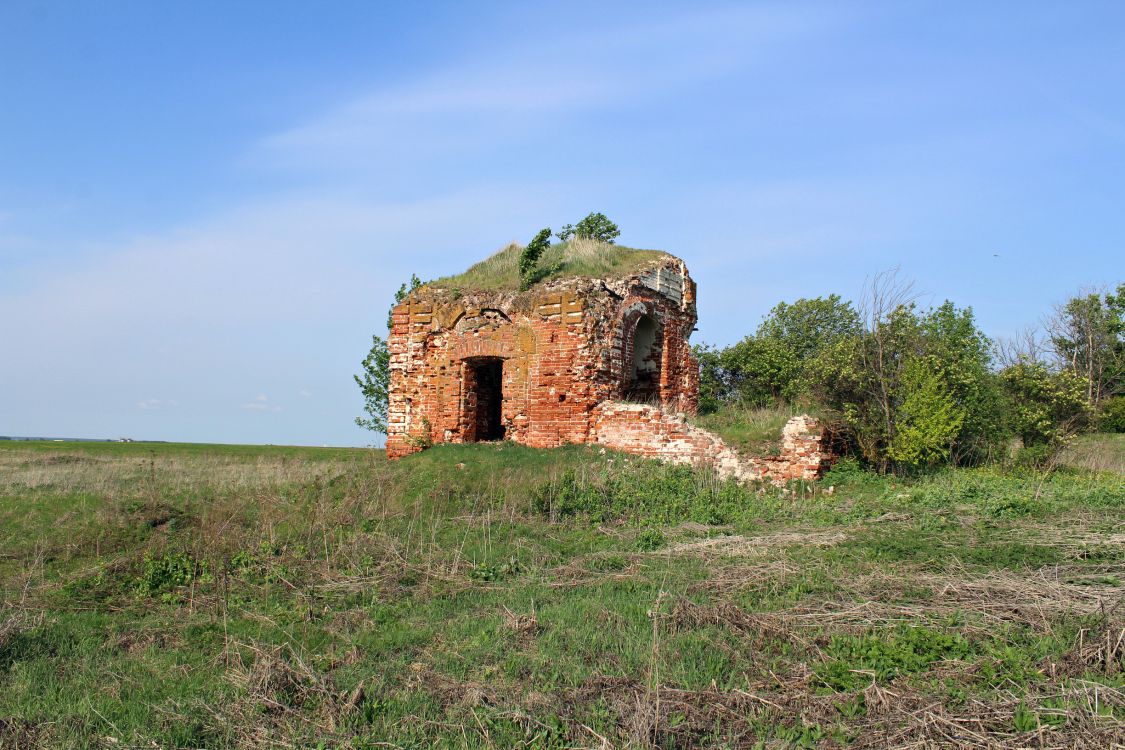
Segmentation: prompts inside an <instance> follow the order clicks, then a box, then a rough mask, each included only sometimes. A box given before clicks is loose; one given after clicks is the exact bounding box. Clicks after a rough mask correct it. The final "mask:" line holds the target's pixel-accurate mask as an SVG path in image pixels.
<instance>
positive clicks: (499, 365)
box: [462, 357, 505, 443]
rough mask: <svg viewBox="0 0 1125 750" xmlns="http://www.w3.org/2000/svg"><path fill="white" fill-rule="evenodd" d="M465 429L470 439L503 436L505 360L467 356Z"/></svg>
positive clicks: (469, 441) (491, 438)
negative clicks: (468, 357) (469, 357)
mask: <svg viewBox="0 0 1125 750" xmlns="http://www.w3.org/2000/svg"><path fill="white" fill-rule="evenodd" d="M463 367H464V371H463V377H464V390H463V391H462V393H463V398H462V406H463V410H464V412H463V419H462V425H463V431H462V437H463V439H464V441H465V442H466V443H476V442H480V441H483V440H503V439H504V433H505V430H504V424H503V419H502V414H503V412H502V408H503V405H504V360H503V359H501V358H500V357H473V358H471V359H466V360H464V365H463Z"/></svg>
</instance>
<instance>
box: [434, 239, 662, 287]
mask: <svg viewBox="0 0 1125 750" xmlns="http://www.w3.org/2000/svg"><path fill="white" fill-rule="evenodd" d="M522 250H523V248H522V247H521V246H520V245H517V244H511V245H508V246H507V247H504V248H502V249H501V250H499V251H498V252H496V253H495V254H493V255H491V256H489V257H488V258H485V259H484V260H482V261H480V262H479V263H475V264H473V265H472V266H470V267H469V269H468V270H467V271H465V272H464V273H461V274H457V275H455V276H446V277H443V278H440V279H437V280H436V281H434V282H431V283H432V284H433V285H434V286H437V287H442V288H452V289H461V290H465V291H474V290H484V291H498V290H516V289H519V288H520V273H519V258H520V252H521V251H522ZM663 257H667V253H664V252H662V251H659V250H637V249H634V248H631V247H623V246H621V245H610V244H606V243H604V242H597V241H594V240H587V239H573V240H569V241H567V242H558V243H555V244H554V245H552V246H551V247H550V248H549V249H548V250H547V251H546V252H545V253H544V254H543V256H542V257H541V258H540V259H539V268H540V269H541V270H540V273H539V275H538V277H537V280H538V281H545V280H548V279H555V278H566V277H572V276H581V277H586V278H609V277H613V276H622V275H625V274H629V273H633V272H635V271H638V270H640V269H642V268H643V267H644V266H645V265H646V264H648V263H650V262H652V261H655V260H658V259H660V258H663Z"/></svg>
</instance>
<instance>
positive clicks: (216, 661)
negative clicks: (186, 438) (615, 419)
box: [0, 438, 1125, 750]
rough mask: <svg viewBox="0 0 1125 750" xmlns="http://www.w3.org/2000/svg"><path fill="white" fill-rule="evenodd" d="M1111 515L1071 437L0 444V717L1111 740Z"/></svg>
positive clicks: (616, 739) (786, 736) (217, 726)
mask: <svg viewBox="0 0 1125 750" xmlns="http://www.w3.org/2000/svg"><path fill="white" fill-rule="evenodd" d="M1089 444H1090V445H1092V446H1093V447H1089V446H1087V447H1083V448H1081V450H1083V451H1086V453H1085V454H1083V455H1095V456H1096V459H1094V461H1095V463H1094V464H1085V463H1084V462H1083V460H1082V459H1081V458H1080V457H1077V458H1074V460H1072V461H1071V464H1072V466H1078V467H1081V466H1085V465H1091V466H1094V465H1096V467H1097V468H1099V469H1109V468H1112V467H1113V466H1115V465H1117V464H1116V463H1115V461H1117V460H1119V457H1116V458H1115V457H1114V456H1113V455H1110V454H1112V452H1113V451H1114V450H1116V449H1115V448H1113V447H1112V446H1113V445H1114V443H1112V442H1111V441H1101V442H1099V441H1098V439H1097V438H1091V439H1090V441H1089ZM1107 445H1108V446H1110V447H1109V448H1106V447H1105V446H1107ZM1103 452H1104V453H1103ZM1107 456H1108V457H1107ZM830 487H831V491H830V490H829V488H830ZM1122 539H1125V477H1123V476H1122V475H1121V474H1118V473H1114V472H1112V471H1104V470H1103V471H1090V470H1089V469H1084V468H1072V467H1062V468H1059V469H1057V470H1056V471H1053V472H1049V473H1045V474H1044V473H1038V472H1035V471H1032V470H1026V469H1020V470H1004V469H1000V468H996V467H993V468H982V469H962V470H950V471H942V472H938V473H934V474H930V475H926V476H923V477H920V478H917V479H914V480H910V481H904V480H901V479H894V478H889V477H878V476H874V475H871V474H867V473H865V472H862V471H859V470H858V469H856V467H855V466H854V465H853V464H850V463H848V462H844V463H842V464H841V465H840V466H839V468H838V469H837V470H835V471H833V472H832V473H831V474H830V475H829V476H828V477H826V478H825V479H824V480H823V481H822V482H820V483H818V484H816V485H797V486H793V487H790V488H788V489H787V490H785V491H781V490H777V489H774V488H769V487H739V486H737V485H733V484H730V483H727V482H722V481H719V480H717V479H716V478H715V477H713V476H710V475H708V474H703V473H697V472H693V471H691V470H689V469H686V468H683V467H667V466H662V465H657V464H652V463H650V462H647V461H644V460H639V459H635V458H630V457H626V456H622V455H619V454H613V453H609V454H604V455H603V454H601V453H600V452H599V451H597V450H594V449H592V448H588V447H577V446H576V447H569V448H564V449H559V450H556V451H536V450H532V449H528V448H523V447H520V446H515V445H510V444H478V445H474V446H438V447H435V448H433V449H431V450H429V451H426V452H424V453H422V454H419V455H416V456H411V457H409V458H407V459H403V460H401V461H398V462H394V463H389V462H387V461H386V460H385V459H384V458H383V456H382V454H381V453H379V452H376V451H369V450H358V449H357V450H321V449H311V448H310V449H292V448H273V447H263V448H251V447H244V446H238V447H230V446H187V445H155V444H153V445H147V444H140V443H138V444H131V445H96V444H90V445H82V444H56V443H47V444H29V443H22V444H21V443H11V444H0V601H2V610H0V748H5V749H6V748H20V749H21V750H24V749H27V748H42V749H44V750H45V749H47V748H51V749H52V750H53V749H54V748H318V747H319V748H332V749H338V748H339V749H342V748H348V749H359V748H365V749H366V748H385V747H400V748H428V747H446V748H454V747H479V748H519V747H524V748H573V747H589V748H609V747H637V748H697V747H713V748H763V749H765V748H902V749H904V750H905V749H906V748H912V749H913V748H919V749H920V748H937V747H953V748H999V749H1003V748H1059V749H1060V750H1061V749H1062V748H1089V749H1091V750H1093V749H1094V748H1098V749H1099V750H1101V749H1103V748H1112V747H1122V746H1125V545H1123V544H1122Z"/></svg>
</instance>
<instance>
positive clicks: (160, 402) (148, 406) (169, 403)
mask: <svg viewBox="0 0 1125 750" xmlns="http://www.w3.org/2000/svg"><path fill="white" fill-rule="evenodd" d="M179 405H180V403H179V402H178V401H175V400H173V399H159V398H144V399H141V400H140V401H138V402H137V408H138V409H143V410H144V411H160V410H161V409H165V408H174V407H177V406H179Z"/></svg>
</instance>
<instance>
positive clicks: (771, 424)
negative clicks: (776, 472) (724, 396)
mask: <svg viewBox="0 0 1125 750" xmlns="http://www.w3.org/2000/svg"><path fill="white" fill-rule="evenodd" d="M805 413H808V410H802V409H798V408H796V407H791V406H788V405H785V406H750V405H743V404H728V405H725V406H724V407H723V408H722V409H720V410H719V411H716V412H712V413H710V414H699V415H697V416H694V417H692V418H691V421H692V423H693V424H696V425H698V426H699V427H702V428H703V429H705V430H709V431H711V432H713V433H715V434H716V435H718V436H719V437H721V438H722V439H723V441H724V442H726V443H727V444H728V445H730V446H731V447H733V448H736V449H738V450H739V451H740V452H742V453H744V454H746V455H748V456H756V455H764V454H767V453H769V452H770V451H772V450H773V449H774V448H776V447H777V445H778V442H779V440H780V437H781V428H782V427H784V426H785V423H786V422H788V421H789V419H790V417H794V416H797V415H798V414H805Z"/></svg>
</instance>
